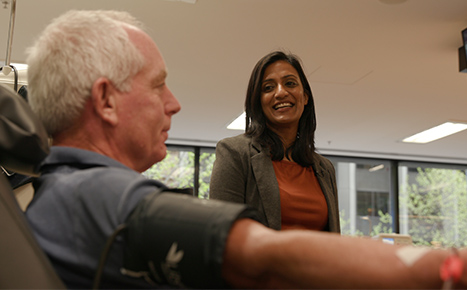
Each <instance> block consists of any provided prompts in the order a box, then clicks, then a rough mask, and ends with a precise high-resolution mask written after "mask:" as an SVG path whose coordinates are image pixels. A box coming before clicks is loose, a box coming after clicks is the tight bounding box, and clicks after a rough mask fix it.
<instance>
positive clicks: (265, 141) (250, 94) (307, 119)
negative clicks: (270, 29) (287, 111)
mask: <svg viewBox="0 0 467 290" xmlns="http://www.w3.org/2000/svg"><path fill="white" fill-rule="evenodd" d="M280 60H283V61H286V62H288V63H289V64H290V65H292V66H293V67H294V68H295V69H296V70H297V73H298V75H299V77H300V81H301V83H302V85H303V90H304V93H305V94H306V95H307V96H308V103H307V104H306V105H305V108H304V110H303V114H302V116H301V117H300V121H299V124H298V132H297V139H295V142H294V143H292V145H290V147H288V148H285V149H284V145H283V143H282V141H281V138H280V137H279V135H277V134H276V133H275V132H273V131H272V130H271V129H269V127H268V126H267V124H266V121H267V119H266V116H265V115H264V113H263V109H262V106H261V90H262V81H263V77H264V71H265V70H266V69H267V67H268V66H270V65H271V64H273V63H275V62H277V61H280ZM245 112H246V128H245V134H246V135H247V136H250V137H252V138H254V139H255V140H257V141H258V142H259V143H260V144H261V145H262V146H265V147H267V148H269V150H270V153H271V158H272V160H282V159H283V158H284V156H287V158H289V154H291V156H292V159H293V161H295V162H297V163H298V164H300V165H301V166H303V167H308V166H311V164H312V163H313V154H314V152H315V140H314V139H315V131H316V115H315V105H314V101H313V95H312V93H311V87H310V84H309V83H308V80H307V78H306V75H305V73H304V71H303V69H302V66H301V61H300V59H299V58H298V57H297V56H296V55H294V54H291V53H285V52H283V51H274V52H271V53H269V54H267V55H266V56H264V57H263V58H261V59H260V60H259V61H258V63H256V65H255V67H254V69H253V71H252V73H251V76H250V81H249V83H248V89H247V94H246V99H245Z"/></svg>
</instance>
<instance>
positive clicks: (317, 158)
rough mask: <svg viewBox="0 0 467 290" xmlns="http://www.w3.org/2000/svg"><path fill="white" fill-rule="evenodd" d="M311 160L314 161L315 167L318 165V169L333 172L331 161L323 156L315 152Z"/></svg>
mask: <svg viewBox="0 0 467 290" xmlns="http://www.w3.org/2000/svg"><path fill="white" fill-rule="evenodd" d="M313 159H314V163H315V165H318V166H319V167H321V168H323V169H327V170H330V169H331V170H334V165H333V164H332V162H331V160H329V159H327V158H326V157H324V156H323V155H321V154H319V153H316V152H315V153H314V154H313Z"/></svg>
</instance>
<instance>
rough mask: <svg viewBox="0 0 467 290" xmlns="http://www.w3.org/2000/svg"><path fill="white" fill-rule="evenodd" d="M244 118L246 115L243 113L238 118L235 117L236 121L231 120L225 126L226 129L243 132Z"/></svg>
mask: <svg viewBox="0 0 467 290" xmlns="http://www.w3.org/2000/svg"><path fill="white" fill-rule="evenodd" d="M245 117H246V113H245V112H243V113H242V114H241V115H240V116H238V117H237V119H235V120H233V122H232V123H230V124H229V125H228V126H227V129H229V130H245Z"/></svg>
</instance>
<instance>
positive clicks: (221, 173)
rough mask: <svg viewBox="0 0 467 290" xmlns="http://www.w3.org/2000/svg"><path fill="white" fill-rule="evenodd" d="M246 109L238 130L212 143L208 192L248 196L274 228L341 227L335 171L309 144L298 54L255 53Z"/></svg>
mask: <svg viewBox="0 0 467 290" xmlns="http://www.w3.org/2000/svg"><path fill="white" fill-rule="evenodd" d="M245 112H246V131H245V134H243V135H239V136H236V137H232V138H227V139H224V140H221V141H220V142H219V143H218V144H217V147H216V161H215V163H214V167H213V171H212V176H211V183H210V193H209V194H210V198H212V199H220V200H227V201H233V202H238V203H245V204H248V205H250V206H252V207H254V208H256V209H258V211H259V212H260V214H261V217H262V219H263V224H264V225H266V226H268V227H270V228H273V229H277V230H280V229H282V230H285V229H296V228H302V229H313V230H323V231H332V232H340V226H339V214H338V202H337V186H336V179H335V171H334V167H333V165H332V163H331V162H330V161H329V160H327V159H326V158H324V157H322V156H321V155H319V154H317V153H316V152H315V146H314V134H315V130H316V116H315V108H314V102H313V95H312V93H311V87H310V85H309V83H308V80H307V78H306V76H305V73H304V71H303V69H302V66H301V63H300V60H299V58H298V57H297V56H295V55H293V54H288V53H284V52H282V51H275V52H272V53H270V54H268V55H266V56H264V57H263V58H262V59H260V60H259V61H258V63H257V64H256V66H255V68H254V69H253V72H252V74H251V77H250V82H249V85H248V90H247V96H246V100H245Z"/></svg>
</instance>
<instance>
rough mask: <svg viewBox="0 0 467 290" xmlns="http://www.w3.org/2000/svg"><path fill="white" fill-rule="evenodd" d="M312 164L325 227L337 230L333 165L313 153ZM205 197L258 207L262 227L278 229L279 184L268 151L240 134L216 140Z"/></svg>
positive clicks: (279, 225)
mask: <svg viewBox="0 0 467 290" xmlns="http://www.w3.org/2000/svg"><path fill="white" fill-rule="evenodd" d="M312 167H313V170H314V172H315V175H316V178H317V179H318V182H319V184H320V186H321V189H322V191H323V194H324V196H325V198H326V202H327V205H328V216H329V219H328V225H327V228H326V230H327V231H330V232H337V233H340V224H339V206H338V199H337V185H336V177H335V170H334V166H333V165H332V163H331V162H330V161H329V160H328V159H326V158H324V157H322V156H320V155H319V154H315V162H314V164H313V165H312ZM209 198H210V199H219V200H224V201H231V202H236V203H243V204H248V205H250V206H251V207H253V208H255V209H257V210H258V212H259V215H260V216H261V218H262V220H263V221H262V222H263V224H264V225H265V226H267V227H270V228H272V229H276V230H280V229H281V204H280V193H279V185H278V183H277V179H276V174H275V172H274V168H273V165H272V161H271V157H270V155H269V150H267V149H264V148H262V146H261V145H260V144H259V143H257V142H255V141H253V140H252V139H251V138H250V137H247V136H245V135H244V134H242V135H238V136H235V137H230V138H226V139H223V140H221V141H219V142H218V143H217V147H216V161H215V162H214V167H213V170H212V175H211V182H210V189H209Z"/></svg>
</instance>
